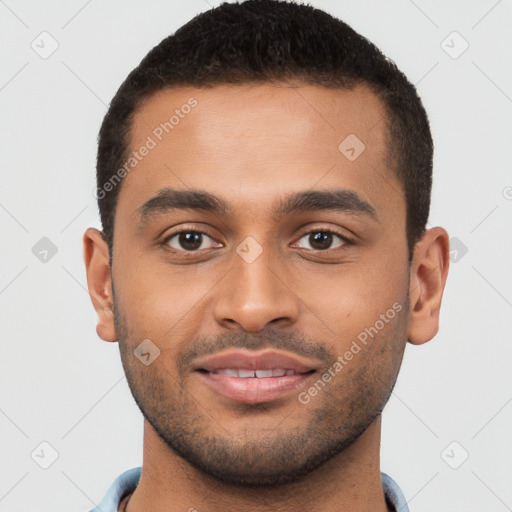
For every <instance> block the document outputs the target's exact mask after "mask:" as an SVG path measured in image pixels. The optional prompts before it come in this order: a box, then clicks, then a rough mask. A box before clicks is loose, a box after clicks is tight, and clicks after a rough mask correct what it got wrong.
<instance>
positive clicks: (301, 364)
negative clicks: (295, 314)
mask: <svg viewBox="0 0 512 512" xmlns="http://www.w3.org/2000/svg"><path fill="white" fill-rule="evenodd" d="M317 367H318V363H317V362H313V361H311V360H304V359H302V358H298V357H296V356H292V355H289V354H285V353H284V352H278V351H275V350H265V351H263V352H253V351H250V350H236V351H231V352H226V353H222V354H217V355H215V356H211V357H205V358H203V359H199V360H197V361H196V362H195V364H194V370H207V371H209V372H214V371H217V370H222V369H227V368H230V369H235V370H273V369H277V368H283V369H285V370H293V371H295V372H296V373H307V372H310V371H311V370H316V369H317Z"/></svg>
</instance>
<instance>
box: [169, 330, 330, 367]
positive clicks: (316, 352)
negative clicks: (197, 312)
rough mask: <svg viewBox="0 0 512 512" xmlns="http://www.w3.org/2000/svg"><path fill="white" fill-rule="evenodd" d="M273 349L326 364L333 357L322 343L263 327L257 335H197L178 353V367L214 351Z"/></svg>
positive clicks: (238, 333) (234, 333)
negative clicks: (209, 336) (197, 336)
mask: <svg viewBox="0 0 512 512" xmlns="http://www.w3.org/2000/svg"><path fill="white" fill-rule="evenodd" d="M266 348H273V349H276V350H282V351H287V352H290V353H292V354H295V355H298V356H302V357H304V358H316V359H318V360H320V361H322V362H323V363H325V365H326V366H329V365H330V364H331V362H332V361H333V360H335V359H336V357H337V356H336V354H335V353H334V352H332V350H330V349H329V348H327V347H326V346H325V344H324V343H322V342H318V341H313V340H311V339H310V338H309V337H306V336H304V335H299V334H297V333H290V332H284V331H277V330H270V329H266V330H264V331H263V330H262V331H259V332H258V334H253V333H247V332H244V331H234V332H231V333H228V334H225V335H222V336H218V337H215V338H205V337H199V338H196V339H193V340H191V341H190V343H189V344H188V345H187V347H186V350H185V351H184V352H183V353H182V354H180V356H178V366H181V367H187V366H189V365H190V364H191V363H192V362H193V361H194V360H195V359H197V358H199V357H205V356H209V355H212V354H217V353H219V352H223V351H226V350H229V349H232V350H233V349H248V350H255V351H256V350H263V349H266Z"/></svg>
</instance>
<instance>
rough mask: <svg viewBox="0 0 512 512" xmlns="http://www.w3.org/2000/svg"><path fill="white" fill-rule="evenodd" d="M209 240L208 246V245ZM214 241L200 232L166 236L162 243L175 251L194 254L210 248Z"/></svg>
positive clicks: (181, 232)
mask: <svg viewBox="0 0 512 512" xmlns="http://www.w3.org/2000/svg"><path fill="white" fill-rule="evenodd" d="M208 240H210V244H209V243H208ZM211 242H214V240H213V239H212V238H211V237H210V236H209V235H207V234H206V233H203V232H201V231H191V230H189V231H179V232H178V233H174V234H173V235H170V236H168V237H167V238H166V239H165V240H164V241H163V242H162V243H163V245H168V246H169V247H171V248H172V249H175V250H177V251H187V252H194V251H198V250H199V249H208V248H210V247H212V244H211Z"/></svg>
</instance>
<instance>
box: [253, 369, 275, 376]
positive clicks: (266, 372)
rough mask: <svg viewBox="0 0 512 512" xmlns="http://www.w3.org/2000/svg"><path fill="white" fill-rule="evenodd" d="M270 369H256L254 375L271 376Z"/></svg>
mask: <svg viewBox="0 0 512 512" xmlns="http://www.w3.org/2000/svg"><path fill="white" fill-rule="evenodd" d="M272 374H273V371H272V370H256V377H272V376H273V375H272Z"/></svg>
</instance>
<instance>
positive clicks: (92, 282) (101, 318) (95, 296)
mask: <svg viewBox="0 0 512 512" xmlns="http://www.w3.org/2000/svg"><path fill="white" fill-rule="evenodd" d="M83 249H84V260H85V269H86V273H87V287H88V289H89V296H90V297H91V301H92V304H93V306H94V309H95V310H96V313H97V314H98V324H97V326H96V332H97V333H98V336H99V337H100V338H101V339H103V340H105V341H117V333H116V330H115V325H114V312H113V308H114V301H113V295H112V278H111V273H110V265H109V252H108V245H107V243H106V242H105V240H104V238H103V235H102V233H101V231H98V230H97V229H94V228H89V229H87V230H86V232H85V233H84V237H83Z"/></svg>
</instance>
